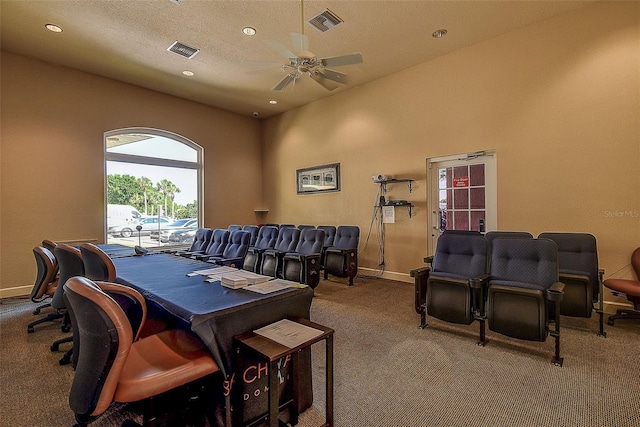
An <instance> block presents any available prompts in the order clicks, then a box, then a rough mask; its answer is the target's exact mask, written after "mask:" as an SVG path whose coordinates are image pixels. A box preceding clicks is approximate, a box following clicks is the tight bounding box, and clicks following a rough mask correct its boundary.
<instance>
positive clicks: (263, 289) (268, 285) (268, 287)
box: [244, 279, 307, 294]
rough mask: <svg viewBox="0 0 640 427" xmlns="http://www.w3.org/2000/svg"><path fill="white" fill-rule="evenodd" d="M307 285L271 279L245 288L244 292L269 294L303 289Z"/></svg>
mask: <svg viewBox="0 0 640 427" xmlns="http://www.w3.org/2000/svg"><path fill="white" fill-rule="evenodd" d="M306 286H307V285H303V284H300V283H297V282H292V281H290V280H283V279H273V280H269V281H268V282H262V283H257V284H255V285H252V286H247V287H246V288H244V289H246V290H248V291H253V292H257V293H259V294H270V293H271V292H276V291H281V290H283V289H288V288H304V287H306Z"/></svg>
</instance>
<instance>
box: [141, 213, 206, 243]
mask: <svg viewBox="0 0 640 427" xmlns="http://www.w3.org/2000/svg"><path fill="white" fill-rule="evenodd" d="M192 227H196V228H197V227H198V220H197V219H194V218H183V219H178V220H176V221H174V222H172V223H171V224H169V225H167V226H166V227H162V229H161V230H160V231H158V229H155V230H153V231H151V234H150V235H149V238H150V239H151V240H159V241H160V242H164V243H166V242H168V241H169V239H168V237H167V236H168V235H169V234H170V232H171V231H173V230H178V229H183V228H187V229H188V230H191V228H192Z"/></svg>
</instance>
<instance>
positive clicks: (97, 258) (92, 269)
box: [80, 243, 117, 282]
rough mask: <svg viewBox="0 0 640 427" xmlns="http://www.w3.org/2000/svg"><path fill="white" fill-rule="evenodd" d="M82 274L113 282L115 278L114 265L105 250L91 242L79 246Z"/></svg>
mask: <svg viewBox="0 0 640 427" xmlns="http://www.w3.org/2000/svg"><path fill="white" fill-rule="evenodd" d="M80 254H81V255H82V263H83V265H84V275H85V277H87V278H89V279H91V280H101V281H106V282H114V281H115V280H116V274H117V273H116V266H115V265H114V264H113V261H112V260H111V258H110V257H109V255H107V253H106V252H105V251H103V250H102V249H100V248H99V247H97V246H96V245H94V244H92V243H83V244H82V245H81V246H80Z"/></svg>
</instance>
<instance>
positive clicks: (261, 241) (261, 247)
mask: <svg viewBox="0 0 640 427" xmlns="http://www.w3.org/2000/svg"><path fill="white" fill-rule="evenodd" d="M277 240H278V227H275V226H272V225H263V226H262V227H260V230H259V231H258V238H257V239H256V242H255V244H254V245H253V246H250V247H249V249H248V250H247V255H246V256H245V257H244V263H243V264H242V269H243V270H247V271H252V272H254V273H257V272H259V270H260V265H261V263H262V254H263V253H264V251H266V250H267V249H273V248H274V246H275V245H276V241H277Z"/></svg>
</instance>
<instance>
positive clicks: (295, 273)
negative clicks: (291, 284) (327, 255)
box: [282, 228, 324, 288]
mask: <svg viewBox="0 0 640 427" xmlns="http://www.w3.org/2000/svg"><path fill="white" fill-rule="evenodd" d="M323 244H324V230H319V229H315V228H305V229H303V230H302V232H301V233H300V239H299V240H298V245H297V246H296V249H295V251H294V252H288V253H286V254H285V255H284V257H283V258H282V276H283V277H284V278H285V279H287V280H292V281H297V282H300V283H304V284H306V285H308V286H310V287H311V288H315V287H316V286H318V283H320V258H321V256H322V247H323Z"/></svg>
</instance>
